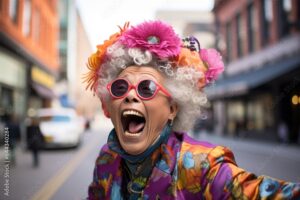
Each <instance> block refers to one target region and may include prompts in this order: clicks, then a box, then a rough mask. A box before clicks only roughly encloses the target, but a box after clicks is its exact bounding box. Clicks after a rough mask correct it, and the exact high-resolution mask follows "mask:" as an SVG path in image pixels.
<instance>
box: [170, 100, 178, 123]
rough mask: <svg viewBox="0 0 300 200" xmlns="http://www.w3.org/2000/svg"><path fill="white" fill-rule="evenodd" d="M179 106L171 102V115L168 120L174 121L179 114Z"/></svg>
mask: <svg viewBox="0 0 300 200" xmlns="http://www.w3.org/2000/svg"><path fill="white" fill-rule="evenodd" d="M178 109H179V108H178V104H177V103H176V102H175V101H171V103H170V113H169V117H168V119H169V120H174V119H175V117H176V115H177V112H178Z"/></svg>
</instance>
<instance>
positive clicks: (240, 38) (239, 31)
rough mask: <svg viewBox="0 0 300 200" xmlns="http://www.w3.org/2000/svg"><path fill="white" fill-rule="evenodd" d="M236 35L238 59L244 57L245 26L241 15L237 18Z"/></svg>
mask: <svg viewBox="0 0 300 200" xmlns="http://www.w3.org/2000/svg"><path fill="white" fill-rule="evenodd" d="M236 35H237V51H238V57H241V56H243V24H242V17H241V14H237V16H236Z"/></svg>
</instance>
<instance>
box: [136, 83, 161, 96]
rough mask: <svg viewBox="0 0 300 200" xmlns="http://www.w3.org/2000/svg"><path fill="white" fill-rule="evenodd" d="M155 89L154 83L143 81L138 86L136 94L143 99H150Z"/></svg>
mask: <svg viewBox="0 0 300 200" xmlns="http://www.w3.org/2000/svg"><path fill="white" fill-rule="evenodd" d="M156 89H157V87H156V84H155V83H154V81H151V80H144V81H142V82H140V84H139V85H138V93H139V94H140V96H142V97H144V98H151V97H153V95H154V94H155V91H156Z"/></svg>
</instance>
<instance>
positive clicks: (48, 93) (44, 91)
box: [31, 82, 56, 99]
mask: <svg viewBox="0 0 300 200" xmlns="http://www.w3.org/2000/svg"><path fill="white" fill-rule="evenodd" d="M31 86H32V88H33V89H34V90H35V91H36V93H37V94H38V95H40V96H41V97H43V98H46V99H53V98H55V97H56V95H55V93H54V92H53V90H52V89H49V88H46V87H44V86H42V85H40V84H38V83H35V82H31Z"/></svg>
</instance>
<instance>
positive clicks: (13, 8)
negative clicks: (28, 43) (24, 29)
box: [8, 0, 19, 23]
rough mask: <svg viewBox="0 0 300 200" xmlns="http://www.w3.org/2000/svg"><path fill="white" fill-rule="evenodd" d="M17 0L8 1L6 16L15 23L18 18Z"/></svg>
mask: <svg viewBox="0 0 300 200" xmlns="http://www.w3.org/2000/svg"><path fill="white" fill-rule="evenodd" d="M18 5H19V1H18V0H10V1H9V8H8V14H9V17H10V18H11V19H12V21H13V22H15V23H17V18H18Z"/></svg>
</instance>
